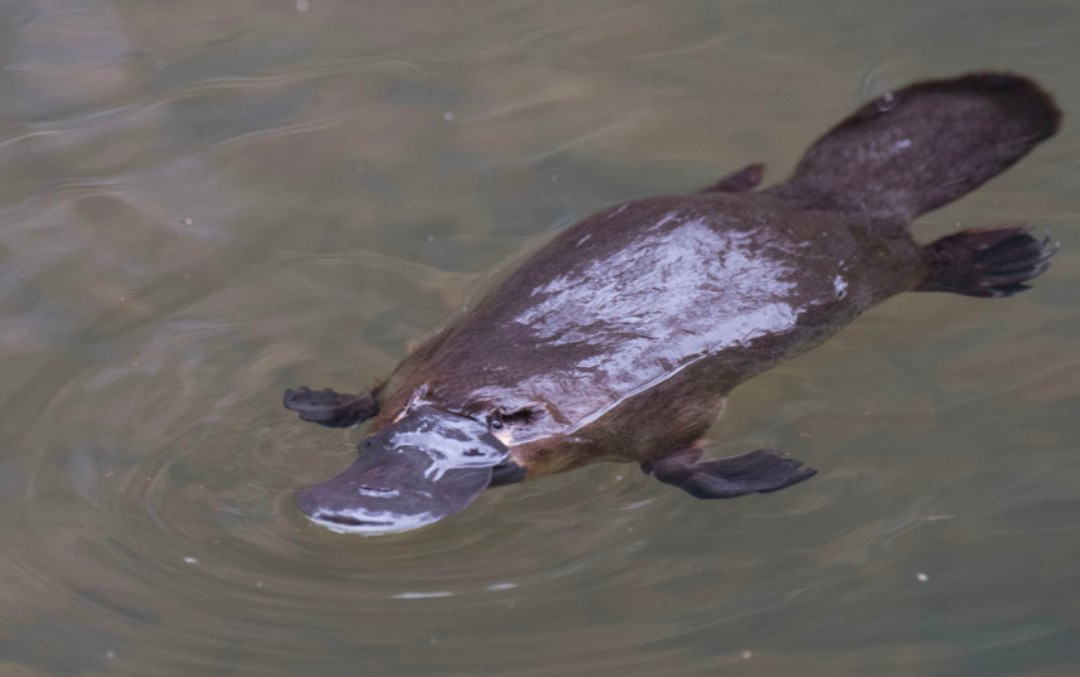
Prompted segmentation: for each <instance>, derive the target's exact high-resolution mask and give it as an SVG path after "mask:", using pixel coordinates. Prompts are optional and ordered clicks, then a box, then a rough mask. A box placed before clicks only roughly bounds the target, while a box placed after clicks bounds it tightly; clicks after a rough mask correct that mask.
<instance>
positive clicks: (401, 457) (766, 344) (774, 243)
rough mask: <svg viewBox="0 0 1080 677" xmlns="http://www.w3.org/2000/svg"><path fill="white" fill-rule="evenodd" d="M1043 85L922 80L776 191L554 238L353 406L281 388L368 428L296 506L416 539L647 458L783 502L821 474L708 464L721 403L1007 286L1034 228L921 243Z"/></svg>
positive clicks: (1016, 133) (785, 464)
mask: <svg viewBox="0 0 1080 677" xmlns="http://www.w3.org/2000/svg"><path fill="white" fill-rule="evenodd" d="M1059 118H1060V114H1059V112H1058V110H1057V108H1056V107H1055V105H1054V103H1053V101H1052V99H1051V98H1050V97H1049V96H1048V95H1047V94H1045V93H1044V92H1043V91H1042V90H1041V89H1040V88H1039V87H1038V86H1037V85H1035V84H1034V83H1032V82H1031V81H1029V80H1027V79H1024V78H1021V77H1017V76H1013V75H1007V74H996V73H988V74H975V75H966V76H963V77H958V78H954V79H948V80H933V81H926V82H920V83H916V84H914V85H911V86H909V87H907V88H905V89H902V90H900V91H896V92H893V93H890V94H886V95H885V96H882V97H881V98H879V99H877V100H876V101H873V102H871V103H869V104H867V105H866V106H864V107H863V108H861V109H859V110H858V111H856V112H855V113H854V114H853V115H851V116H850V117H848V118H847V119H845V120H844V121H842V122H841V123H840V124H839V125H837V126H836V127H835V128H833V129H832V130H831V131H829V132H828V133H827V134H826V135H825V136H823V137H822V138H821V139H819V140H818V141H817V142H816V143H815V144H814V145H813V146H811V148H810V149H809V150H808V151H807V153H806V154H805V155H804V156H803V158H802V160H801V161H800V163H799V165H798V166H797V168H796V170H795V173H794V175H793V176H792V177H791V178H790V179H789V180H787V181H786V182H784V183H781V184H778V185H776V186H774V187H771V188H768V189H765V190H757V185H758V183H759V182H760V180H761V175H762V167H761V165H750V166H748V167H746V168H745V169H743V170H741V171H739V172H736V173H735V174H733V175H731V176H729V177H727V178H725V179H723V180H721V181H720V182H718V183H717V184H715V185H713V186H711V187H709V188H706V189H704V190H700V191H697V192H694V193H689V194H686V195H676V196H665V197H653V198H647V199H644V200H639V201H635V202H628V203H625V204H621V205H618V206H615V207H611V208H609V209H605V210H603V211H601V212H599V213H598V214H595V215H593V216H590V217H589V218H587V219H585V220H584V221H582V222H580V223H578V224H576V225H574V226H572V227H570V228H568V229H567V230H565V231H563V232H562V233H561V234H559V235H558V236H557V237H555V239H554V240H552V241H551V242H550V243H548V244H547V245H546V246H545V247H543V248H542V249H541V250H540V251H538V252H537V253H536V254H535V255H534V256H532V257H531V258H530V259H528V260H527V261H526V262H525V263H524V264H523V265H521V267H519V268H518V269H517V270H516V271H515V272H513V273H512V274H511V275H510V276H509V277H508V278H507V279H506V280H505V281H504V282H503V283H502V284H501V285H500V286H499V287H498V288H496V289H495V290H494V291H493V292H492V293H490V294H489V295H488V296H487V297H486V298H484V299H483V300H482V301H481V302H480V303H479V304H478V305H477V306H476V307H475V308H474V309H473V310H471V311H470V312H469V313H467V314H465V315H463V316H462V317H461V318H460V319H458V320H457V321H456V322H454V323H453V324H451V325H450V326H449V327H447V328H446V329H444V330H443V331H441V332H439V333H438V334H436V335H435V336H433V337H432V338H431V339H429V340H428V341H427V342H426V343H424V344H423V345H422V346H421V347H419V348H418V349H417V350H415V351H414V352H413V353H412V354H411V355H409V356H408V357H406V358H405V359H404V360H403V361H402V362H401V364H400V365H399V366H398V367H397V369H396V370H395V371H394V372H393V374H392V375H391V376H390V378H389V379H388V380H386V381H385V382H384V383H383V384H382V385H381V386H379V387H378V388H376V389H375V390H374V391H372V392H370V393H367V394H363V395H344V394H340V393H336V392H334V391H332V390H321V391H312V390H309V389H307V388H301V389H299V390H295V391H294V390H289V391H287V392H286V394H285V406H286V407H288V408H289V409H292V410H294V411H297V412H299V414H300V417H301V418H302V419H304V420H308V421H315V422H317V423H321V424H323V425H329V426H338V427H340V426H348V425H354V424H357V423H360V422H362V421H364V420H366V419H369V418H371V419H373V421H372V424H371V432H370V434H369V435H368V437H367V438H365V439H364V441H363V442H361V444H360V447H359V459H358V460H356V461H355V462H354V463H353V464H352V466H351V467H349V468H348V469H347V470H345V471H344V472H343V473H342V474H340V475H338V476H337V477H334V478H333V479H330V480H328V481H326V482H324V483H322V484H318V485H316V486H313V487H310V488H308V489H305V490H304V491H302V492H301V493H300V495H299V499H298V503H299V506H300V508H301V510H302V511H303V512H304V513H305V514H306V515H307V516H308V517H309V518H310V519H312V520H313V521H315V522H317V523H319V524H321V525H323V526H325V527H328V528H330V529H333V530H335V531H343V532H356V533H363V534H380V533H390V532H397V531H405V530H408V529H412V528H416V527H419V526H423V525H425V524H429V523H431V522H434V521H437V520H439V519H441V518H443V517H446V516H447V515H450V514H453V513H455V512H458V511H460V510H462V509H463V508H464V507H465V506H467V505H468V504H469V503H470V502H471V501H472V500H473V499H474V498H475V497H476V496H477V495H478V494H479V493H480V492H481V491H483V490H484V489H485V488H486V487H488V486H492V485H496V484H507V483H511V482H516V481H520V480H523V479H535V478H538V477H542V476H544V475H549V474H552V473H557V472H562V471H565V470H570V469H572V468H576V467H579V466H582V465H585V464H588V463H594V462H597V461H622V462H634V463H638V464H640V466H641V468H642V469H643V470H644V471H645V472H646V473H648V474H651V475H652V476H653V477H655V478H656V479H658V480H660V481H661V482H665V483H668V484H672V485H675V486H677V487H679V488H681V489H684V490H685V491H687V492H689V493H690V494H692V495H694V496H696V497H698V498H730V497H734V496H741V495H743V494H748V493H755V492H770V491H776V490H778V489H782V488H784V487H788V486H791V485H793V484H795V483H797V482H801V481H803V480H805V479H807V478H809V477H811V476H812V475H814V474H815V471H814V470H813V469H811V468H809V467H807V466H806V465H804V464H802V463H801V462H799V461H797V460H794V459H791V458H789V457H787V456H784V455H782V454H780V453H778V452H776V451H772V450H767V449H759V450H756V451H751V452H749V453H747V454H743V455H741V456H736V457H733V458H726V459H719V460H700V457H701V455H702V451H701V449H700V447H699V444H700V441H701V439H702V436H703V435H704V434H705V432H706V430H707V429H708V428H709V427H710V425H711V424H712V423H713V421H714V420H715V418H716V417H717V415H718V414H719V412H720V410H721V408H722V407H723V403H724V398H725V397H727V395H728V393H730V392H731V390H732V389H733V388H734V387H735V386H736V385H738V384H739V383H742V382H743V381H745V380H746V379H748V378H750V377H751V376H753V375H754V374H757V373H758V372H761V371H763V370H765V369H768V368H769V367H771V366H773V365H775V364H776V363H777V362H779V361H780V360H782V359H785V358H788V357H791V356H793V355H795V354H798V353H801V352H803V351H805V350H808V349H810V348H812V347H813V346H816V345H818V344H819V343H821V342H822V341H824V340H825V339H826V338H828V337H829V336H831V335H832V334H834V333H836V332H837V331H838V330H840V329H841V328H842V327H843V326H844V325H846V324H848V323H849V322H850V321H851V320H853V319H854V318H855V317H856V316H857V315H858V314H859V313H861V312H863V311H864V310H866V309H867V308H869V307H871V306H873V305H875V304H877V303H880V302H881V301H883V300H885V299H887V298H889V297H890V296H893V295H895V294H899V293H901V292H905V291H947V292H954V293H957V294H965V295H969V296H980V297H1000V296H1009V295H1011V294H1013V293H1015V292H1018V291H1021V290H1023V289H1026V288H1027V287H1026V286H1025V284H1024V283H1025V282H1026V281H1028V280H1030V279H1032V278H1034V277H1036V276H1037V275H1039V274H1041V273H1042V272H1043V271H1044V270H1045V269H1046V268H1047V266H1048V264H1049V261H1050V257H1051V256H1052V254H1053V246H1052V245H1051V243H1050V241H1049V240H1048V239H1047V238H1042V239H1038V238H1035V237H1033V236H1032V235H1031V234H1029V232H1028V229H1027V228H1025V227H1016V226H1009V227H999V228H989V229H980V230H963V231H959V232H957V233H956V234H953V235H950V236H948V237H944V238H941V239H939V240H937V241H935V242H932V243H931V244H929V245H925V246H923V245H919V244H917V243H916V242H915V240H914V239H912V237H911V234H910V233H909V231H908V225H909V224H910V222H911V221H912V220H913V219H915V218H916V217H917V216H919V215H920V214H923V213H925V212H927V211H929V210H931V209H934V208H936V207H939V206H941V205H944V204H946V203H948V202H950V201H952V200H955V199H957V198H959V197H961V196H963V195H964V194H966V193H968V192H969V191H971V190H972V189H974V188H976V187H977V186H979V185H981V184H982V183H984V182H985V181H987V180H988V179H990V178H992V177H993V176H995V175H997V174H998V173H1000V172H1001V171H1003V170H1004V169H1006V168H1007V167H1009V166H1010V165H1012V164H1013V163H1015V162H1016V161H1017V160H1019V159H1020V158H1021V157H1023V156H1024V155H1025V154H1026V153H1028V151H1030V150H1031V149H1032V148H1033V147H1034V146H1035V145H1036V144H1038V143H1039V142H1040V141H1042V140H1043V139H1046V138H1047V137H1049V136H1051V135H1052V134H1054V132H1055V131H1056V130H1057V128H1058V125H1059Z"/></svg>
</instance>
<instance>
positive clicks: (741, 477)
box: [641, 449, 817, 498]
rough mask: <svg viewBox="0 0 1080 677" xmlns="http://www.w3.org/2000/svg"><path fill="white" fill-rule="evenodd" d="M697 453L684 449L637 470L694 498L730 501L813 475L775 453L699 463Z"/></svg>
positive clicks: (776, 488)
mask: <svg viewBox="0 0 1080 677" xmlns="http://www.w3.org/2000/svg"><path fill="white" fill-rule="evenodd" d="M701 454H702V451H701V449H688V450H686V451H680V452H677V453H674V454H672V455H670V456H667V457H665V458H661V459H656V460H652V461H645V462H644V463H642V464H641V470H642V471H643V472H644V473H646V474H651V475H652V476H653V477H655V478H656V479H658V480H660V481H661V482H664V483H665V484H673V485H675V486H677V487H679V488H680V489H682V490H684V491H686V492H688V493H689V494H691V495H693V496H695V497H697V498H734V497H736V496H743V495H744V494H754V493H762V494H764V493H767V492H770V491H777V490H780V489H783V488H784V487H790V486H791V485H792V484H797V483H799V482H802V481H803V480H805V479H809V478H811V477H813V476H814V475H816V474H817V470H814V469H813V468H811V467H809V466H806V465H803V463H802V461H796V460H795V459H793V458H789V457H787V456H785V455H783V454H781V453H780V452H778V451H773V450H772V449H758V450H756V451H751V452H749V453H746V454H742V455H741V456H732V457H731V458H721V459H717V460H714V461H701V462H698V459H699V458H701Z"/></svg>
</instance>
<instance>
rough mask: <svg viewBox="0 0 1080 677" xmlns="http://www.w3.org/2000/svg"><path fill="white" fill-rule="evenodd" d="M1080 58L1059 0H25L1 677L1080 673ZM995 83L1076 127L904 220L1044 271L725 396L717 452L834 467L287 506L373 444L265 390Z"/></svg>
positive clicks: (382, 348)
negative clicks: (342, 518)
mask: <svg viewBox="0 0 1080 677" xmlns="http://www.w3.org/2000/svg"><path fill="white" fill-rule="evenodd" d="M1077 45H1080V7H1077V6H1076V5H1075V4H1073V3H1070V2H1065V1H1060V2H1052V1H1037V2H1028V3H1023V4H1019V3H1014V2H1005V1H1000V2H998V1H989V2H987V1H981V0H962V1H959V2H951V3H938V2H927V1H917V2H908V3H883V2H869V3H868V2H862V1H861V0H844V1H838V2H825V1H823V0H815V1H812V2H799V3H796V2H749V1H745V2H725V3H717V2H711V1H706V0H685V1H676V2H663V3H661V2H654V3H645V2H630V1H622V2H600V1H596V2H593V1H591V0H590V1H586V2H578V1H575V2H568V1H567V2H532V1H528V2H526V1H521V2H503V1H500V2H452V3H451V2H444V1H439V0H430V1H428V0H423V1H421V0H417V1H415V2H414V1H410V2H408V3H403V2H390V1H389V0H386V1H381V0H365V1H363V2H353V1H351V0H337V1H332V0H300V1H299V2H292V1H287V0H283V1H282V2H273V3H268V2H256V1H254V0H228V1H224V2H223V1H221V0H213V1H210V0H205V1H204V0H185V1H184V2H169V3H163V2H137V1H134V0H115V1H114V2H107V1H106V0H5V1H4V2H3V3H2V4H0V375H2V383H3V388H2V390H0V411H2V412H3V413H2V415H0V441H2V443H3V444H2V450H3V451H2V453H0V506H2V511H0V536H2V538H0V675H4V676H7V675H16V676H19V677H22V676H26V675H99V674H116V675H193V674H198V675H320V674H326V675H331V674H333V675H338V674H360V675H376V674H402V675H410V674H415V675H426V674H436V673H437V674H454V675H484V674H491V675H506V674H513V675H553V674H590V675H689V674H717V673H721V674H733V675H769V676H771V675H800V676H806V675H822V676H830V677H831V676H836V675H866V674H878V675H979V676H987V675H989V676H991V677H994V676H998V675H1035V676H1043V675H1047V676H1049V675H1069V674H1076V673H1077V672H1080V602H1078V600H1080V575H1078V571H1080V568H1078V567H1077V562H1078V561H1080V449H1078V446H1080V445H1078V442H1077V440H1078V439H1080V421H1078V419H1077V414H1076V412H1077V411H1078V407H1080V351H1078V349H1077V336H1080V314H1078V311H1077V309H1078V307H1080V291H1078V289H1080V285H1078V282H1080V227H1078V225H1077V224H1078V220H1080V218H1078V217H1080V214H1078V208H1077V204H1078V203H1077V198H1076V188H1077V181H1078V179H1080V171H1078V161H1077V158H1078V157H1080V155H1078V151H1080V138H1078V136H1077V133H1076V131H1075V129H1076V128H1075V124H1074V121H1075V120H1076V119H1080V86H1078V84H1077V79H1076V74H1075V64H1076V63H1077V62H1078V61H1080V47H1077ZM986 68H1007V69H1011V70H1015V71H1018V72H1023V73H1027V74H1030V75H1032V76H1035V77H1037V78H1038V79H1039V80H1040V81H1042V82H1043V83H1044V84H1045V86H1046V87H1047V88H1048V89H1050V90H1051V91H1053V92H1054V93H1055V94H1056V95H1057V97H1058V99H1059V102H1060V104H1061V106H1062V107H1063V108H1064V109H1065V111H1066V116H1067V117H1066V124H1065V127H1064V129H1063V131H1062V133H1061V134H1060V136H1059V137H1057V138H1055V139H1053V140H1052V141H1050V142H1049V143H1047V144H1045V145H1044V146H1042V147H1040V148H1039V149H1038V150H1037V151H1036V152H1035V153H1034V154H1033V155H1032V156H1031V157H1030V158H1028V159H1027V160H1025V161H1024V162H1023V163H1021V164H1020V165H1019V166H1018V167H1016V168H1015V169H1014V170H1012V171H1010V172H1009V173H1007V174H1006V175H1005V176H1003V177H1002V178H1000V179H998V180H996V181H994V182H992V183H991V184H989V185H988V186H986V187H985V188H984V189H982V190H980V191H979V192H978V193H976V194H974V195H972V196H971V197H969V198H967V199H965V200H963V201H961V202H959V203H956V204H954V205H952V206H950V207H948V208H946V209H944V210H941V211H939V212H936V213H933V214H931V215H929V216H928V217H927V218H925V219H924V220H923V221H922V222H921V223H922V225H921V226H920V227H919V232H920V234H921V235H922V236H925V237H926V238H927V239H929V238H931V237H934V236H936V235H940V234H942V233H944V232H948V231H949V230H950V229H952V228H955V227H956V226H957V224H963V225H966V226H980V225H982V226H985V225H992V224H995V223H1001V222H1017V221H1025V222H1030V223H1032V224H1034V225H1035V226H1036V227H1037V228H1039V229H1049V230H1051V231H1052V232H1053V234H1054V235H1055V237H1057V238H1058V239H1059V240H1061V242H1062V248H1061V252H1060V253H1059V255H1058V257H1057V259H1056V261H1055V264H1054V266H1053V267H1052V268H1051V270H1050V271H1049V272H1048V273H1047V274H1046V275H1045V276H1044V277H1043V278H1041V279H1040V280H1039V282H1038V284H1037V286H1036V288H1035V290H1033V291H1031V292H1028V293H1026V294H1023V295H1020V296H1018V297H1016V298H1013V299H1009V300H1002V301H982V300H978V299H967V298H961V297H955V296H953V297H949V296H945V295H910V296H909V297H902V298H897V299H894V300H892V301H890V302H888V303H887V304H885V305H883V306H881V307H880V308H878V309H875V310H874V311H872V312H870V313H868V314H867V315H866V316H864V317H863V318H861V319H860V320H859V321H858V322H857V323H856V324H855V325H853V326H852V327H851V328H849V329H847V330H846V331H845V332H843V333H842V334H841V335H839V336H838V337H837V338H835V339H833V340H832V341H831V342H830V343H828V344H826V345H825V346H824V347H822V348H820V349H818V350H816V351H814V352H813V353H811V354H808V355H806V356H804V357H802V358H800V359H798V360H796V361H793V362H791V363H789V364H786V365H784V366H782V367H780V368H778V369H776V370H775V371H773V372H770V373H768V374H766V375H764V376H761V377H759V378H757V379H755V380H754V381H752V382H751V383H749V384H747V385H745V386H743V387H741V388H740V389H739V390H738V391H737V392H736V395H735V396H734V397H733V398H732V399H731V402H730V406H729V409H728V411H727V413H726V416H725V418H724V419H723V420H722V421H721V422H720V423H719V424H718V425H717V427H716V429H715V443H714V444H713V447H712V449H711V451H712V452H714V453H717V454H729V453H741V452H744V451H747V450H750V449H754V448H758V447H775V448H779V449H783V450H785V451H787V452H789V453H791V454H792V455H795V456H797V457H798V458H800V459H803V460H805V461H806V462H808V463H810V464H811V465H813V466H815V467H817V468H818V469H819V470H820V471H821V472H820V474H819V475H818V476H817V477H816V478H815V479H814V480H812V481H810V482H807V483H805V484H802V485H800V486H799V487H796V488H792V489H790V490H787V491H784V492H781V493H777V494H773V495H768V496H752V497H747V498H744V499H740V500H737V501H730V502H716V503H703V502H697V501H694V500H693V499H690V498H689V497H687V496H686V495H684V494H683V493H682V492H679V491H676V490H674V489H671V488H670V487H665V486H663V485H661V484H659V483H657V482H655V481H652V480H650V479H648V478H646V477H644V476H643V475H642V474H641V473H640V472H638V470H637V469H636V468H634V467H630V466H612V465H601V466H592V467H590V468H588V469H586V470H583V471H580V472H575V473H571V474H568V475H563V476H558V477H554V478H551V479H548V480H544V481H542V482H537V483H535V484H527V485H521V486H516V487H510V488H506V489H503V490H499V491H493V492H489V493H487V494H485V495H483V496H482V497H481V498H480V499H479V500H478V501H477V502H476V503H475V504H474V505H473V506H472V507H471V508H470V509H469V510H468V511H466V512H465V513H463V514H461V515H459V516H457V517H455V518H454V519H451V520H447V521H445V522H443V523H440V524H438V525H436V526H434V527H432V528H429V529H425V530H422V531H419V532H415V533H410V534H405V535H400V536H391V537H383V538H377V539H364V538H357V537H347V536H340V535H336V534H332V533H329V532H327V531H324V530H321V529H319V528H317V527H315V526H313V525H311V524H309V523H307V522H305V521H304V520H302V519H301V517H300V516H299V514H298V512H297V510H296V508H295V507H294V505H293V498H294V492H295V490H296V489H297V488H298V487H301V486H304V485H307V484H310V483H312V482H315V481H318V480H321V479H324V478H326V477H329V476H330V475H332V474H334V473H336V472H338V471H339V470H340V469H342V468H344V467H345V466H346V465H347V464H348V463H349V462H350V460H351V455H352V453H353V451H352V447H353V445H354V444H355V442H356V441H357V440H358V439H359V437H360V435H361V432H360V431H357V430H351V431H332V430H327V429H321V428H318V427H315V426H310V425H303V424H300V423H299V422H297V421H296V420H295V418H294V417H293V416H292V415H290V414H289V413H288V412H285V411H284V410H283V409H281V406H280V396H281V392H282V390H283V389H284V388H285V387H288V386H295V385H298V384H308V385H311V386H318V387H324V386H330V387H334V388H337V389H339V390H343V391H356V390H359V389H361V388H365V387H369V386H371V385H373V384H374V383H375V382H376V381H377V380H378V379H379V378H380V377H381V376H384V375H385V374H387V373H388V371H389V370H390V369H391V368H392V367H393V365H394V364H395V362H396V361H397V360H398V359H399V358H400V357H401V355H402V354H403V353H404V352H405V351H406V350H407V349H408V346H409V344H410V342H411V341H413V340H415V339H416V338H417V337H420V336H422V335H424V334H425V332H428V331H431V330H433V329H435V328H437V327H438V326H439V325H440V324H441V323H442V322H444V321H445V320H446V318H448V317H449V316H451V315H452V313H454V312H455V311H456V309H458V308H459V307H460V306H461V305H462V304H463V303H465V302H466V301H467V300H468V299H470V298H472V297H473V296H474V295H475V293H476V290H477V289H480V288H483V286H484V284H485V283H484V280H485V279H488V277H489V276H490V275H491V274H492V272H493V271H496V273H495V274H497V271H498V270H499V269H500V266H501V265H502V264H503V262H505V261H507V260H508V259H512V258H513V257H515V256H520V255H521V254H522V252H526V251H528V250H529V249H530V248H532V247H535V246H536V244H537V243H538V242H542V241H543V240H544V239H545V238H547V237H549V236H550V235H551V234H553V233H555V232H557V231H558V230H559V229H560V228H563V227H565V226H566V225H568V224H570V223H572V222H574V221H575V220H577V219H579V218H581V217H582V216H584V215H586V214H588V213H589V212H591V211H593V210H596V209H598V208H600V207H603V206H606V205H610V204H613V203H615V202H618V201H620V200H625V199H629V198H632V197H640V196H644V195H650V194H657V193H665V192H676V191H684V190H688V189H693V188H696V187H698V186H702V185H705V184H707V183H709V182H711V181H714V180H716V178H717V177H718V176H720V175H721V174H723V173H726V172H728V171H731V170H733V169H736V168H738V167H739V166H741V165H743V164H745V163H747V162H751V161H758V160H762V161H765V162H767V163H768V165H769V171H768V177H769V178H772V179H777V178H779V177H782V176H783V175H784V174H785V172H787V171H789V170H790V168H791V167H792V166H793V164H794V162H795V160H796V159H797V157H798V155H799V154H800V153H801V152H802V150H803V149H804V148H805V146H806V145H807V144H808V143H809V142H810V141H811V140H812V139H813V138H814V137H815V136H816V135H817V134H819V133H820V132H821V131H822V130H823V129H825V128H826V127H827V126H829V125H831V124H832V123H834V122H836V121H837V120H838V119H839V118H840V117H841V116H843V115H845V114H846V113H847V112H848V111H850V110H851V109H852V108H854V107H855V106H856V105H858V104H859V103H860V102H862V101H864V100H865V99H867V98H869V97H871V96H875V95H877V94H879V93H881V92H884V91H887V90H888V89H890V88H892V87H897V86H901V85H903V84H904V83H906V82H908V81H911V80H915V79H919V78H923V77H928V76H941V75H948V74H954V73H959V72H963V71H968V70H975V69H986Z"/></svg>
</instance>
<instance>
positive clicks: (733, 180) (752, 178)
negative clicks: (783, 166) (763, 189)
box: [699, 162, 765, 193]
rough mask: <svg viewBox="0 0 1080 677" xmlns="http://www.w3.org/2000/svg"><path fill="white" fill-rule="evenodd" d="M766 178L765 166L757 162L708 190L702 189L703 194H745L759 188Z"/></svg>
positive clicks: (728, 176) (733, 173)
mask: <svg viewBox="0 0 1080 677" xmlns="http://www.w3.org/2000/svg"><path fill="white" fill-rule="evenodd" d="M764 177H765V165H763V164H762V163H760V162H755V163H754V164H752V165H746V166H745V167H743V168H742V169H740V170H738V171H736V172H732V173H731V174H728V175H727V176H725V177H724V178H722V179H720V180H719V181H717V182H716V183H714V184H713V185H711V186H709V187H708V188H702V189H701V191H699V192H702V193H712V192H716V193H745V192H747V191H750V190H753V189H755V188H757V187H758V184H760V183H761V179H763V178H764Z"/></svg>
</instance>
